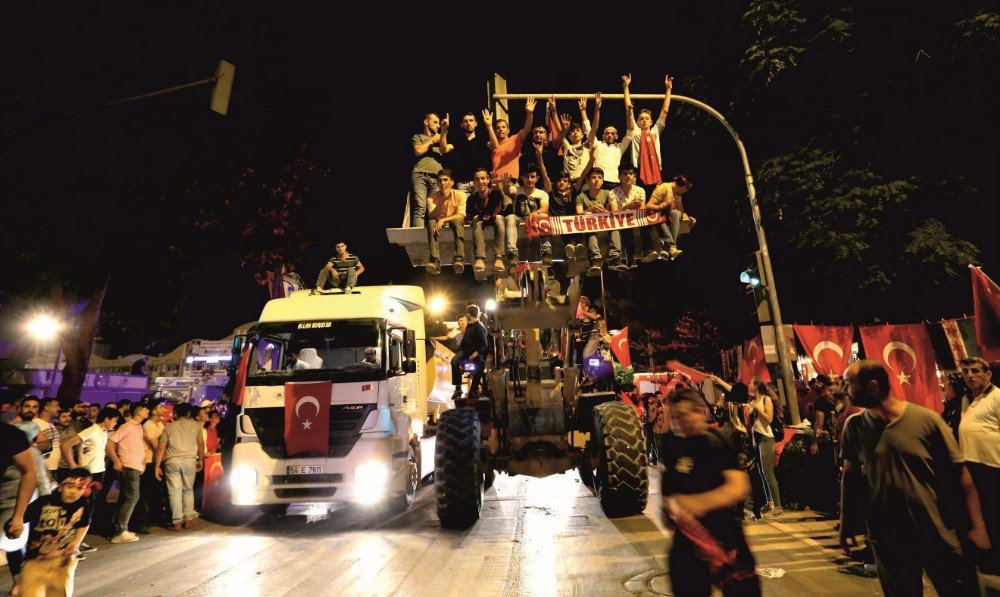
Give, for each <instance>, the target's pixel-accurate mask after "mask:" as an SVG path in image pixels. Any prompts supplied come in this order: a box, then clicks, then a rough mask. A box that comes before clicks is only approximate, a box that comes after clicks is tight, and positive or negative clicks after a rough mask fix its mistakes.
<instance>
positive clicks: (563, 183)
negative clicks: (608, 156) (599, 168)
mask: <svg viewBox="0 0 1000 597" xmlns="http://www.w3.org/2000/svg"><path fill="white" fill-rule="evenodd" d="M592 154H593V152H591V161H593V155H592ZM538 165H539V169H540V170H541V176H542V188H544V189H545V192H546V193H548V194H549V215H550V216H553V217H562V216H572V215H574V214H575V213H576V195H577V194H578V193H579V192H580V190H581V188H582V187H583V181H584V179H583V178H582V177H581V178H580V179H579V180H577V181H576V183H573V181H572V180H570V174H569V172H566V171H565V170H563V171H561V172H559V173H557V174H556V175H555V186H554V187H553V185H552V179H550V178H549V173H548V168H547V167H546V166H545V163H544V161H543V160H539V161H538ZM582 238H583V237H582V236H580V235H579V234H564V235H562V240H563V244H564V245H565V247H566V261H572V260H573V259H575V258H576V257H577V255H579V256H580V257H583V251H584V248H583V244H582V243H580V240H581V239H582Z"/></svg>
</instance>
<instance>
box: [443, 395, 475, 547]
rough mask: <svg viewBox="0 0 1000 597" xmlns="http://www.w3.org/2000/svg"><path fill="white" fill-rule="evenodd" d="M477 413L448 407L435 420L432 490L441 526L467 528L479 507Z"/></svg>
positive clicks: (472, 521)
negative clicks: (436, 424)
mask: <svg viewBox="0 0 1000 597" xmlns="http://www.w3.org/2000/svg"><path fill="white" fill-rule="evenodd" d="M480 441H481V440H480V431H479V413H477V412H476V411H474V410H464V409H452V410H446V411H444V412H443V413H441V417H440V418H439V419H438V428H437V439H436V440H435V442H434V491H435V493H436V494H437V512H438V518H439V519H440V520H441V526H442V527H447V528H467V527H469V526H471V525H472V524H473V523H475V522H476V521H477V520H479V511H480V509H481V508H482V506H483V470H482V466H481V464H480V462H479V444H480Z"/></svg>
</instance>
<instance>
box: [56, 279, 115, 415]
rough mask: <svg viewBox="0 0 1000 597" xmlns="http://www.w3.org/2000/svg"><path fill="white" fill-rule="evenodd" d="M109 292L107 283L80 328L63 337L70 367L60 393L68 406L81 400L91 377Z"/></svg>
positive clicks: (89, 305) (82, 317)
mask: <svg viewBox="0 0 1000 597" xmlns="http://www.w3.org/2000/svg"><path fill="white" fill-rule="evenodd" d="M60 290H61V289H60ZM107 290H108V282H107V280H106V281H105V282H104V286H103V287H101V288H99V289H97V290H95V291H94V293H93V294H92V295H91V297H90V301H89V302H88V303H87V307H86V308H85V309H84V310H83V313H81V314H80V323H79V325H78V326H76V328H74V329H73V330H72V331H71V332H70V333H68V334H66V335H64V336H63V337H62V341H61V346H62V353H63V359H64V361H65V363H66V364H65V366H64V367H63V375H62V383H61V384H59V393H58V394H56V398H58V399H59V403H60V404H64V405H68V404H69V403H70V402H72V401H73V400H78V399H79V398H80V391H81V390H82V389H83V381H84V378H85V377H86V375H87V365H88V363H89V362H90V350H91V347H93V345H94V334H95V333H96V332H97V324H98V321H99V320H100V317H101V304H102V303H103V302H104V294H105V293H106V292H107ZM59 294H60V295H61V294H62V293H61V292H59ZM60 298H61V296H60Z"/></svg>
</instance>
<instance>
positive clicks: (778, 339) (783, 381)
mask: <svg viewBox="0 0 1000 597" xmlns="http://www.w3.org/2000/svg"><path fill="white" fill-rule="evenodd" d="M497 80H501V81H502V80H503V79H502V78H501V77H499V75H494V81H497ZM499 87H500V86H499V85H496V86H495V87H494V90H495V91H494V93H493V97H492V100H493V101H494V102H496V101H497V100H521V99H527V98H529V97H534V98H538V99H546V98H549V97H554V98H555V99H557V100H560V99H564V100H578V99H580V98H584V97H585V98H591V97H593V95H594V94H593V93H557V94H551V93H499V92H498V91H499ZM504 87H506V83H504ZM601 97H602V98H603V99H621V100H624V99H625V95H624V94H622V93H607V94H605V93H602V94H601ZM630 97H631V99H632V100H659V101H662V100H663V94H655V93H649V94H640V93H632V94H630ZM670 99H671V101H677V102H681V103H683V104H690V105H692V106H695V107H696V108H700V109H702V110H704V111H705V112H708V113H709V114H711V115H712V116H713V117H714V118H715V119H716V120H718V121H719V123H720V124H722V126H724V127H726V130H727V131H729V135H730V136H731V137H732V138H733V141H734V142H735V143H736V149H737V150H739V152H740V159H741V161H742V163H743V176H744V179H745V181H746V185H747V198H748V199H749V200H750V213H751V215H752V216H753V225H754V230H755V232H756V233H757V244H758V245H759V246H760V254H761V263H762V265H763V267H764V271H763V272H761V273H762V274H763V277H764V279H765V280H766V285H765V290H766V292H767V301H768V303H769V304H770V306H771V322H772V325H773V326H774V342H775V347H776V348H777V351H778V373H779V382H780V383H779V387H778V389H779V391H780V392H782V394H783V395H784V399H785V404H786V406H787V407H788V412H789V414H790V415H791V419H792V424H793V425H797V424H799V423H800V422H801V419H800V418H799V403H798V399H797V396H796V393H795V378H794V376H793V374H792V363H791V361H790V360H789V359H788V339H787V338H786V337H785V334H784V331H783V327H784V326H783V323H782V320H781V308H780V307H779V306H778V288H777V284H776V283H775V281H774V271H773V270H772V268H771V253H770V251H768V248H767V236H766V235H765V234H764V225H763V224H762V223H761V219H760V205H759V204H758V203H757V191H756V189H755V188H754V184H753V174H752V173H751V172H750V160H749V158H748V157H747V150H746V147H744V146H743V141H742V140H740V136H739V134H737V132H736V129H734V128H733V126H732V125H731V124H729V122H728V121H727V120H726V117H725V116H723V115H722V114H721V113H720V112H719V111H718V110H716V109H715V108H713V107H712V106H709V105H708V104H706V103H704V102H701V101H698V100H696V99H693V98H690V97H685V96H683V95H674V94H670Z"/></svg>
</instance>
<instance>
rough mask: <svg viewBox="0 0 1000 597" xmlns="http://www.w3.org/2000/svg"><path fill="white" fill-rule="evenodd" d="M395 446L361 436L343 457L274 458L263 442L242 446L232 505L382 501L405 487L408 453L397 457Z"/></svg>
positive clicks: (234, 469)
mask: <svg viewBox="0 0 1000 597" xmlns="http://www.w3.org/2000/svg"><path fill="white" fill-rule="evenodd" d="M392 445H393V441H392V438H391V437H389V438H372V439H368V438H364V437H362V438H361V439H359V440H358V442H357V443H356V444H355V445H354V447H353V449H352V450H351V453H350V454H349V455H348V456H346V457H344V458H278V459H275V458H271V457H270V456H268V455H267V454H266V453H265V452H264V450H263V449H262V448H261V446H260V444H259V443H257V442H241V443H239V444H237V445H236V446H234V448H233V464H232V470H231V471H230V473H229V483H230V486H231V489H232V501H233V504H234V505H239V506H256V505H263V504H291V503H302V502H320V503H330V502H352V503H363V504H372V503H377V502H380V501H382V500H384V499H386V498H388V497H391V496H392V495H394V494H396V493H399V492H400V491H401V489H402V487H403V486H404V485H403V483H404V480H403V479H402V477H403V476H404V475H403V473H404V472H405V471H406V466H405V465H406V454H405V453H404V454H402V456H400V455H398V454H397V455H394V454H393V453H392ZM291 467H310V468H306V471H305V472H302V471H301V469H299V470H298V471H295V470H290V468H291ZM311 467H321V468H311Z"/></svg>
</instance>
